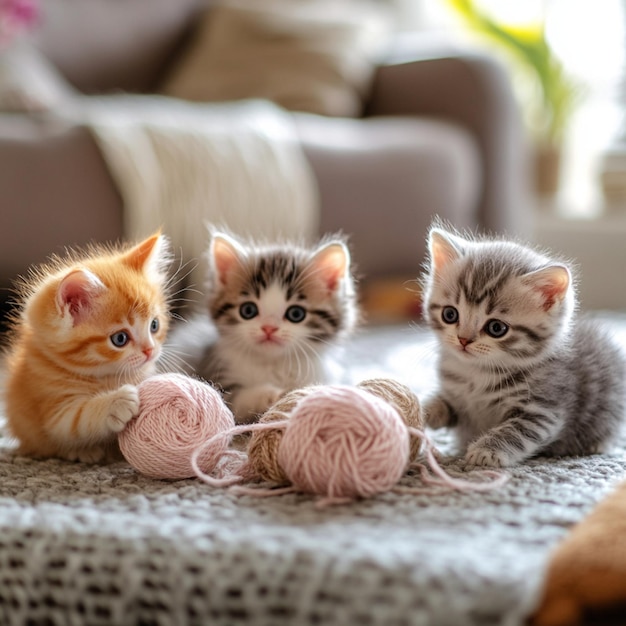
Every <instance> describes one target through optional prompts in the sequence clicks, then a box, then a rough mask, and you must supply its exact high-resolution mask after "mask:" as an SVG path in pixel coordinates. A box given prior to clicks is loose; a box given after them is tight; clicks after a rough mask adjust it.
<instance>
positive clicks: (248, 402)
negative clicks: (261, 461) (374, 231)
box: [168, 232, 358, 423]
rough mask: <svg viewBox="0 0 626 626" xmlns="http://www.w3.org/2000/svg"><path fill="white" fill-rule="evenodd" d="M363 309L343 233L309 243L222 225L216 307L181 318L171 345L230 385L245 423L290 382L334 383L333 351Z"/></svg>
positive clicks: (213, 274)
mask: <svg viewBox="0 0 626 626" xmlns="http://www.w3.org/2000/svg"><path fill="white" fill-rule="evenodd" d="M357 318H358V313H357V307H356V304H355V290H354V281H353V277H352V274H351V272H350V255H349V252H348V248H347V247H346V245H345V242H344V241H343V240H342V239H341V238H340V237H336V238H327V239H324V240H323V241H322V242H321V243H320V244H319V245H317V246H314V247H310V248H307V247H302V246H297V245H294V244H291V243H275V244H260V243H255V242H249V241H244V240H240V239H237V238H235V237H233V236H231V235H229V234H226V233H222V232H215V233H213V235H212V238H211V243H210V248H209V281H208V315H207V314H200V315H197V316H196V317H192V318H191V319H190V320H189V322H187V323H183V324H180V325H179V326H178V327H177V328H176V329H175V330H174V331H173V333H172V335H171V337H170V340H169V341H168V348H170V349H171V350H172V352H173V353H174V354H177V355H179V356H181V357H183V359H184V360H185V361H186V367H185V369H186V371H187V373H193V374H196V375H198V376H200V377H202V378H204V379H206V380H208V381H211V382H212V383H214V384H216V385H217V386H218V387H219V388H221V389H222V390H223V391H224V393H225V398H226V400H227V401H228V403H229V404H230V406H231V408H232V410H233V413H234V414H235V419H236V421H237V422H238V423H246V422H250V421H253V420H255V419H256V418H257V417H258V416H259V415H260V414H262V413H263V412H264V411H265V410H266V409H268V408H269V407H270V406H271V405H272V404H273V403H274V402H275V401H276V400H277V399H278V398H279V397H280V396H281V395H283V394H284V393H286V392H287V391H290V390H292V389H295V388H297V387H302V386H305V385H310V384H314V383H323V382H329V381H330V380H331V379H332V378H333V376H334V374H333V372H332V369H333V366H336V361H335V360H334V358H333V357H334V355H333V352H334V351H335V350H336V349H337V348H338V346H339V344H340V341H341V340H342V339H343V338H344V337H345V336H347V335H348V334H349V333H350V332H351V331H352V329H353V328H354V326H355V323H356V321H357Z"/></svg>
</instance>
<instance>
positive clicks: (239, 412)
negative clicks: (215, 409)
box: [232, 385, 285, 424]
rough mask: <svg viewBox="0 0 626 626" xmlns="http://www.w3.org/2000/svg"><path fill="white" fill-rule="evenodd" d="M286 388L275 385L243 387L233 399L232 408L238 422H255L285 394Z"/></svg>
mask: <svg viewBox="0 0 626 626" xmlns="http://www.w3.org/2000/svg"><path fill="white" fill-rule="evenodd" d="M284 393H285V391H284V389H279V388H278V387H274V386H273V385H259V386H257V387H251V388H249V389H243V390H242V391H240V392H239V393H238V394H237V396H236V397H235V398H234V399H233V400H232V410H233V413H234V414H235V421H236V422H237V423H238V424H249V423H250V422H255V421H256V420H257V419H258V418H259V416H260V415H263V413H265V411H267V409H269V408H270V407H271V406H272V405H273V404H274V403H275V402H276V401H277V400H278V399H279V398H280V397H281V396H282V395H283V394H284Z"/></svg>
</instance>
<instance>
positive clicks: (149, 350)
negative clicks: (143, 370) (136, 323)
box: [142, 348, 154, 359]
mask: <svg viewBox="0 0 626 626" xmlns="http://www.w3.org/2000/svg"><path fill="white" fill-rule="evenodd" d="M142 352H143V353H144V354H145V355H146V358H148V359H149V358H150V357H151V356H152V353H153V352H154V348H144V349H143V350H142Z"/></svg>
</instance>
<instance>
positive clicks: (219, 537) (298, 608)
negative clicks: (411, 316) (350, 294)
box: [0, 315, 626, 626]
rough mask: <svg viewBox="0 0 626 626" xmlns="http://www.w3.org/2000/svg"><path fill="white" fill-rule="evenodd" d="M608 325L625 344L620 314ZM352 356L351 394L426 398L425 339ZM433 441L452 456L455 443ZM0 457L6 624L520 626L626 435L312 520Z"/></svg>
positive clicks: (429, 375)
mask: <svg viewBox="0 0 626 626" xmlns="http://www.w3.org/2000/svg"><path fill="white" fill-rule="evenodd" d="M605 321H606V323H607V324H609V325H610V326H611V327H612V328H614V329H615V334H616V337H617V339H618V340H619V341H620V342H621V343H622V345H624V346H626V316H618V315H614V316H608V317H606V319H605ZM347 358H348V362H349V363H350V367H349V368H348V371H347V375H348V377H349V380H350V381H351V382H354V383H356V382H358V381H359V380H362V379H363V378H367V377H371V376H380V375H383V376H392V377H394V378H397V379H398V380H400V381H401V382H405V383H407V384H409V385H410V386H411V387H412V388H413V389H414V390H415V391H416V392H418V393H419V394H424V393H426V392H427V391H428V390H429V389H430V388H431V387H432V384H433V370H432V367H433V359H434V352H433V346H432V342H431V339H430V336H429V335H428V333H427V332H426V331H425V330H424V329H422V328H420V327H419V326H415V327H413V328H411V327H410V326H409V325H401V326H393V327H378V328H368V329H365V330H364V331H361V333H360V334H359V335H358V336H356V337H355V338H354V339H353V341H352V342H351V343H350V344H349V346H348V349H347ZM437 441H438V443H439V444H440V446H441V447H442V449H443V450H444V451H446V450H447V451H450V449H451V448H450V440H449V439H448V436H447V435H446V434H445V433H444V434H442V435H438V436H437ZM0 443H1V444H2V446H1V449H0V623H2V624H6V625H18V624H19V625H23V624H50V625H59V626H61V625H63V626H67V625H72V624H90V625H91V624H93V625H102V626H105V625H106V626H109V625H111V624H143V625H148V624H155V625H168V626H169V625H172V624H176V625H184V624H209V623H210V624H223V625H227V624H228V625H232V624H255V625H268V626H270V625H271V626H280V625H283V624H298V625H308V624H311V625H313V624H324V625H325V626H328V625H335V624H336V625H342V626H346V625H350V624H355V625H360V626H361V625H362V626H376V625H381V626H382V625H384V626H417V625H422V624H424V625H425V624H441V625H450V626H463V625H474V624H475V625H481V626H486V625H496V624H501V625H505V626H514V625H517V624H522V623H524V621H525V619H526V617H527V616H528V615H529V614H530V613H531V612H532V610H533V608H534V607H535V606H536V603H537V602H538V599H539V596H540V592H541V585H542V583H543V581H544V577H545V572H546V566H547V563H548V560H549V555H550V552H551V550H552V549H553V548H554V547H555V546H556V544H557V543H558V542H559V541H560V540H561V539H562V538H563V537H564V535H565V534H566V533H567V532H568V530H569V529H570V528H571V527H572V525H574V524H575V523H576V522H578V521H579V520H581V519H582V518H583V517H584V516H585V515H586V514H587V513H588V512H589V511H590V510H591V509H592V507H593V506H594V505H595V504H596V503H597V502H598V501H600V500H601V499H602V498H603V497H604V496H605V495H606V494H607V493H608V492H610V491H611V489H612V488H613V487H614V486H615V485H616V484H617V483H618V482H619V481H620V480H621V479H623V477H624V474H625V470H626V456H625V454H624V452H625V450H626V437H622V438H621V439H620V440H619V441H618V442H617V445H616V446H615V449H613V450H611V451H610V452H609V453H606V454H603V455H595V456H590V457H587V458H562V459H536V460H533V461H530V462H528V463H526V464H524V465H523V466H520V467H518V468H514V469H511V470H510V474H511V480H510V481H509V482H508V483H507V484H506V485H505V486H504V487H502V488H500V489H498V490H496V491H491V492H484V493H477V492H472V493H459V492H454V491H449V490H446V489H443V488H439V487H436V488H433V489H432V490H431V492H430V493H428V494H421V495H410V494H396V493H387V494H383V495H381V496H379V497H376V498H372V499H369V500H363V501H359V502H355V503H352V504H347V505H339V506H335V507H329V508H325V509H319V508H317V507H316V506H315V500H314V499H313V498H311V497H309V496H303V495H286V496H280V497H273V498H264V499H261V498H255V497H251V496H236V495H234V494H232V493H230V492H229V491H226V490H219V489H214V488H211V487H209V486H207V485H205V484H203V483H201V482H199V481H197V480H179V481H171V482H167V481H157V480H150V479H147V478H144V477H142V476H140V475H138V474H137V473H136V472H135V471H134V470H133V469H132V468H130V467H129V466H128V465H127V464H125V463H116V464H112V465H109V466H88V465H82V464H78V463H69V462H63V461H58V460H48V461H34V460H30V459H26V458H22V457H19V456H16V455H14V454H13V452H12V450H11V448H10V443H9V442H8V441H7V440H6V439H2V440H1V441H0ZM443 464H444V466H445V467H446V469H447V470H448V471H449V472H453V473H454V472H458V471H460V468H461V464H460V463H459V461H457V460H455V459H454V458H453V457H449V458H446V459H445V460H444V462H443ZM401 484H403V485H407V486H419V485H420V484H421V483H420V479H419V477H418V476H406V477H405V478H403V479H402V482H401Z"/></svg>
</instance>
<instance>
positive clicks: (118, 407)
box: [106, 385, 139, 433]
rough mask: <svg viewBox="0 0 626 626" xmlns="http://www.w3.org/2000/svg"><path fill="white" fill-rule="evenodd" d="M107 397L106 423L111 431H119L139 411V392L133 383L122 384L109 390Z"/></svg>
mask: <svg viewBox="0 0 626 626" xmlns="http://www.w3.org/2000/svg"><path fill="white" fill-rule="evenodd" d="M109 398H110V404H109V409H108V412H107V417H106V420H107V425H108V427H109V428H110V429H111V430H112V431H113V432H115V433H119V432H120V431H122V430H124V427H125V426H126V424H127V423H128V422H130V420H131V419H132V418H133V417H135V415H137V414H138V413H139V392H138V391H137V387H135V386H133V385H122V386H121V387H120V388H119V389H116V390H115V391H113V392H111V393H110V394H109Z"/></svg>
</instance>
